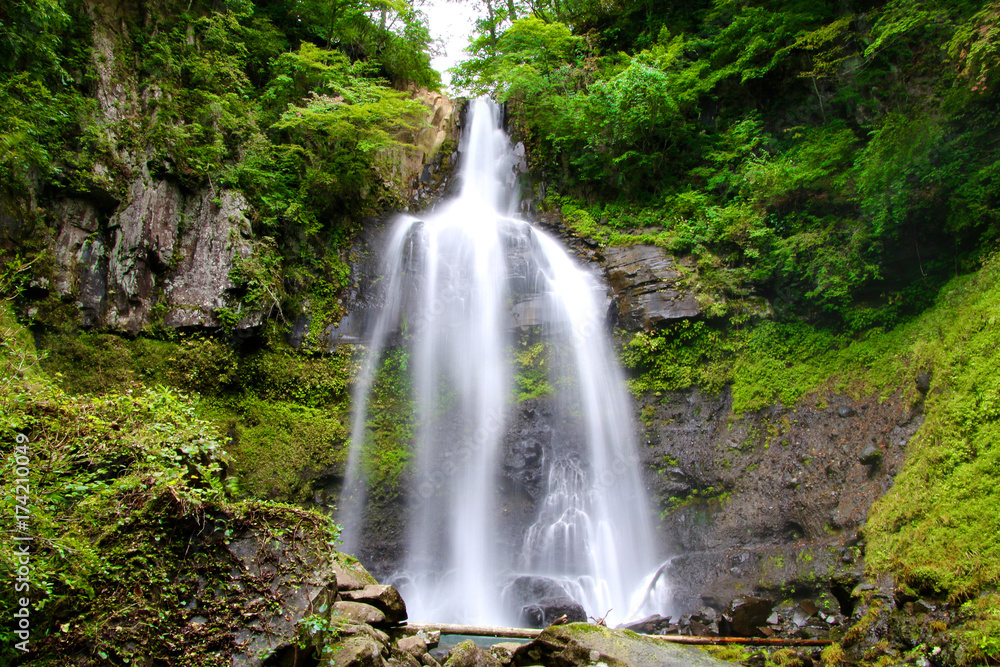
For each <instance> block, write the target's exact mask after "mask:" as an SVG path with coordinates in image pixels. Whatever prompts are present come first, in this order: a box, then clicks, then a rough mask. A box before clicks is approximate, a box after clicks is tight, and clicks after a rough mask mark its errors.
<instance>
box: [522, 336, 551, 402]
mask: <svg viewBox="0 0 1000 667" xmlns="http://www.w3.org/2000/svg"><path fill="white" fill-rule="evenodd" d="M549 354H550V352H549V349H548V344H547V343H545V342H541V341H540V342H535V343H534V344H531V343H529V342H528V340H527V339H522V340H521V341H520V342H519V343H518V344H517V345H516V346H515V348H514V355H513V359H514V392H515V395H516V398H517V401H518V402H521V401H526V400H528V399H530V398H543V397H545V396H550V395H551V394H552V391H553V389H552V384H551V382H550V381H549V373H550V368H549Z"/></svg>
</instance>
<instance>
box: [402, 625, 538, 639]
mask: <svg viewBox="0 0 1000 667" xmlns="http://www.w3.org/2000/svg"><path fill="white" fill-rule="evenodd" d="M406 627H408V628H413V629H415V630H423V631H425V632H435V631H437V632H440V633H441V634H443V635H475V636H477V637H504V638H508V639H534V638H535V637H537V636H538V635H540V634H542V631H541V630H538V629H536V628H504V627H500V626H494V625H456V624H453V623H407V624H406Z"/></svg>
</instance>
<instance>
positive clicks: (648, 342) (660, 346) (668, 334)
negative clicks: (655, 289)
mask: <svg viewBox="0 0 1000 667" xmlns="http://www.w3.org/2000/svg"><path fill="white" fill-rule="evenodd" d="M730 352H731V350H730V348H729V345H728V343H727V342H726V340H725V339H724V336H723V335H722V333H721V332H719V331H716V330H713V329H712V328H711V327H710V326H709V325H708V324H707V323H705V322H694V321H691V320H683V321H681V322H679V323H677V324H675V325H672V326H670V327H668V328H666V329H664V330H663V331H661V332H657V333H653V334H650V333H644V332H640V333H637V334H636V335H635V336H633V338H632V340H631V341H629V344H628V346H627V347H626V348H625V349H624V351H623V353H622V363H623V364H624V366H625V367H626V368H628V369H630V370H632V371H635V372H639V373H641V374H640V375H638V376H637V377H633V378H632V379H630V380H629V387H630V388H631V389H632V391H634V392H636V393H645V392H662V391H675V390H678V389H685V388H687V387H690V386H692V385H697V386H700V387H703V388H704V389H705V390H706V391H709V392H717V391H719V390H721V389H722V388H723V386H724V385H725V384H726V383H728V382H730V381H731V380H732V368H731V359H730Z"/></svg>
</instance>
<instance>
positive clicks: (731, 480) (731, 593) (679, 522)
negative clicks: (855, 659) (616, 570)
mask: <svg viewBox="0 0 1000 667" xmlns="http://www.w3.org/2000/svg"><path fill="white" fill-rule="evenodd" d="M641 403H642V405H643V406H645V407H644V410H645V411H644V412H643V418H644V420H645V423H646V424H648V426H646V428H645V430H644V432H643V433H642V437H641V440H640V442H641V443H642V444H641V445H640V447H641V449H642V457H643V460H644V462H645V463H646V465H647V480H648V483H649V486H650V489H651V495H652V496H653V497H654V500H655V502H656V504H657V509H658V510H660V511H661V512H662V514H663V518H662V520H661V521H660V524H659V533H660V535H661V536H662V538H663V549H664V551H665V552H666V553H674V554H677V555H676V556H675V557H674V558H673V559H672V560H671V561H670V564H669V565H668V567H667V570H666V573H667V575H668V578H669V580H670V581H671V582H672V586H673V592H674V598H675V602H676V605H677V609H676V611H677V612H679V613H694V612H695V611H697V610H698V609H699V608H701V607H702V606H704V605H705V604H708V605H710V606H711V607H714V608H715V609H717V610H719V611H724V610H726V608H727V607H728V605H729V604H730V603H731V602H732V601H733V599H734V598H735V597H737V596H738V595H742V596H753V597H760V598H765V599H767V600H771V601H774V602H777V601H781V600H785V599H787V598H789V597H791V598H792V599H793V601H795V602H798V601H800V600H802V599H805V598H809V599H811V600H814V601H815V603H816V604H817V605H818V610H819V613H820V614H823V615H824V617H825V616H827V615H829V616H831V617H832V616H834V615H836V614H842V615H843V616H850V614H851V611H852V610H851V608H850V607H851V605H852V602H851V596H850V591H851V590H852V589H853V588H854V586H855V585H856V584H857V582H858V581H859V580H860V577H861V575H862V573H863V569H864V561H863V547H864V544H863V542H862V540H861V538H860V537H859V534H858V530H859V528H860V526H861V525H863V523H864V521H865V518H866V516H867V513H868V509H869V508H870V507H871V505H872V504H873V503H874V502H875V500H877V499H878V498H880V497H881V496H882V495H884V493H885V492H886V491H887V490H888V489H889V487H890V486H891V484H892V480H893V477H894V476H895V474H896V472H897V471H898V470H899V469H900V467H901V465H902V462H903V458H904V453H905V445H906V443H907V442H908V441H909V439H910V438H911V437H912V436H913V434H914V433H915V432H916V430H917V429H918V428H919V426H920V424H921V423H922V420H923V417H922V415H921V414H920V406H919V405H918V406H917V407H916V408H914V409H912V410H911V409H910V408H909V407H908V406H905V405H901V404H898V403H897V402H895V401H894V400H887V401H885V402H882V403H880V402H878V400H876V399H874V398H873V399H870V400H862V401H855V400H852V399H849V398H847V397H839V396H828V397H826V398H825V399H824V400H823V402H821V403H820V404H818V405H812V406H808V405H800V406H796V408H794V409H787V408H784V407H782V406H780V405H776V406H773V407H772V408H770V409H767V410H764V411H761V412H759V413H756V414H749V415H745V416H744V417H742V418H740V419H732V417H731V414H730V403H731V402H730V398H729V396H728V395H727V394H725V393H724V394H722V395H720V396H706V395H703V394H700V393H698V392H697V391H693V392H678V393H673V394H669V395H667V396H663V397H654V396H648V397H645V398H644V399H643V400H642V401H641ZM845 408H848V409H846V410H845ZM641 409H642V408H641ZM788 616H789V621H791V619H792V616H793V612H792V611H791V610H789V612H788ZM817 617H819V615H818V614H817ZM756 620H757V619H755V621H754V622H756Z"/></svg>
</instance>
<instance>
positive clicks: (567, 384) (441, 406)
mask: <svg viewBox="0 0 1000 667" xmlns="http://www.w3.org/2000/svg"><path fill="white" fill-rule="evenodd" d="M460 150H461V153H462V161H461V165H460V167H461V168H460V172H459V177H460V179H461V181H460V183H461V189H460V192H459V194H458V195H457V196H456V197H453V198H452V199H450V200H448V201H445V202H442V203H441V204H440V205H439V206H438V208H437V209H436V210H435V211H434V212H433V213H430V214H427V215H425V216H422V217H420V218H417V217H413V216H408V215H404V216H400V217H399V219H398V220H397V221H396V223H395V225H394V226H393V227H392V229H391V231H390V233H389V235H388V236H387V247H386V252H385V255H384V262H383V269H382V276H383V280H385V281H386V290H385V291H386V295H387V298H386V301H385V303H384V305H383V306H382V308H381V311H380V313H379V315H378V319H377V323H376V324H375V327H374V330H373V331H372V333H371V339H370V343H369V349H368V356H367V360H366V362H365V363H364V365H363V368H362V370H361V372H360V375H359V377H358V379H357V382H356V385H355V402H354V405H355V414H354V417H353V419H354V421H353V426H352V434H351V449H350V453H349V456H348V462H347V473H346V482H345V488H344V492H343V494H342V497H341V500H340V515H339V519H340V521H341V523H342V525H343V534H342V539H343V540H344V544H345V550H348V551H349V550H352V549H354V548H356V547H357V546H358V543H359V540H360V534H361V526H360V523H361V519H360V517H361V514H362V509H363V507H364V504H365V502H366V491H365V488H366V482H365V470H364V466H363V465H362V461H363V458H364V456H363V454H364V451H363V450H364V446H365V442H366V438H365V435H366V433H365V429H366V420H367V414H368V401H369V394H370V392H371V391H372V388H373V384H374V382H375V377H376V374H377V372H378V366H379V363H380V360H381V359H382V358H383V354H384V352H385V350H386V347H387V345H388V344H389V342H390V339H392V340H393V341H394V344H397V345H399V344H401V345H404V346H406V349H407V350H408V353H409V355H410V357H409V360H410V361H409V365H408V368H409V371H410V372H411V374H412V381H413V390H414V403H415V410H416V416H417V418H416V427H415V432H414V451H413V458H412V466H413V468H412V476H411V479H412V483H411V485H410V488H409V489H408V490H407V505H408V511H409V515H408V518H407V531H408V534H407V540H406V543H407V552H406V558H405V563H404V564H403V567H402V570H401V571H400V572H399V573H398V575H397V576H396V577H394V578H393V582H392V583H395V584H396V585H397V587H398V588H399V589H400V592H401V593H402V594H403V597H404V598H405V600H406V602H407V607H408V609H409V613H410V617H411V618H412V619H413V620H420V621H438V622H461V623H476V624H487V623H488V624H501V623H505V624H516V623H517V622H518V620H519V619H518V617H517V612H518V610H517V606H518V605H519V604H520V602H518V599H517V596H514V595H513V593H512V590H513V588H516V582H518V581H521V582H524V581H525V577H529V578H531V579H530V580H531V581H534V582H539V581H540V582H543V584H542V588H544V589H545V591H546V594H552V591H556V592H557V593H561V594H564V595H565V596H566V597H571V598H573V599H575V600H576V602H578V603H580V604H582V605H583V607H584V608H585V610H586V612H587V614H588V615H593V616H601V615H603V614H604V613H605V612H606V611H607V610H608V609H612V608H613V609H615V610H616V613H615V614H614V615H613V616H614V618H615V619H617V620H618V621H622V620H625V618H626V617H630V616H636V615H638V614H641V613H649V612H653V611H663V610H664V601H663V598H664V585H665V582H664V581H662V579H663V578H662V577H654V576H653V574H652V573H653V572H655V570H656V565H657V561H656V554H655V553H654V547H653V534H652V527H651V519H650V516H649V514H650V512H649V504H648V500H647V498H646V494H645V491H644V488H643V483H642V478H641V474H640V464H639V460H638V456H637V452H636V443H635V442H634V436H633V431H634V428H633V424H632V420H631V415H630V408H629V402H628V399H627V397H626V395H625V389H624V380H623V378H622V376H621V372H620V370H619V369H618V367H617V365H616V364H615V360H614V356H613V353H612V350H611V346H610V343H609V341H608V338H607V334H606V325H605V312H606V310H607V303H606V297H605V295H604V289H603V288H602V286H601V285H600V283H599V281H597V280H596V279H595V278H594V277H593V276H592V275H591V274H590V273H588V272H587V271H585V270H583V269H581V268H580V267H578V266H576V265H575V264H574V262H573V260H571V258H570V257H569V256H568V255H567V254H566V252H565V251H564V250H563V248H562V247H561V246H560V245H559V244H558V243H557V242H556V241H555V240H554V239H552V238H551V237H549V236H548V235H547V234H545V233H544V232H542V231H541V230H539V229H537V228H535V227H533V226H531V225H530V224H528V223H527V222H525V221H523V220H520V219H517V218H516V217H515V211H516V208H517V204H518V202H517V198H516V195H515V187H514V186H515V185H516V180H515V178H514V168H513V167H514V165H515V164H516V162H517V157H516V156H515V154H514V152H513V150H512V148H511V145H510V140H509V139H508V137H507V136H506V134H505V133H504V132H503V131H502V129H501V123H500V113H499V109H498V108H497V107H496V105H494V104H492V103H491V102H489V101H487V100H482V99H480V100H476V101H474V102H473V103H472V105H471V108H470V110H469V121H468V123H467V127H466V129H465V131H464V132H463V137H462V144H461V147H460ZM525 332H528V334H530V335H531V336H533V338H532V340H535V341H539V342H540V343H541V344H543V345H544V349H545V350H546V354H547V364H548V376H549V379H548V381H549V383H550V384H551V386H552V389H553V393H554V396H552V397H550V398H546V399H544V404H545V406H546V408H545V409H546V410H547V417H546V418H547V419H548V422H547V423H548V424H551V425H552V426H551V428H550V429H549V427H548V426H546V428H547V429H549V430H550V431H551V434H550V435H551V437H550V439H549V440H548V441H547V442H545V443H543V445H539V446H538V447H537V450H538V451H535V450H532V451H533V454H532V456H533V457H534V458H533V459H532V460H533V461H535V462H536V463H537V465H538V466H539V470H544V471H545V475H546V480H545V483H544V484H541V483H540V484H539V489H541V492H540V493H539V495H540V496H541V497H539V498H537V499H536V501H535V504H534V506H533V511H534V517H533V519H531V520H530V521H529V522H528V523H529V524H530V525H527V526H522V527H521V528H520V529H512V528H511V523H510V521H508V520H507V519H506V518H505V516H504V513H505V512H507V511H509V510H508V508H505V507H503V502H502V495H503V494H502V489H501V488H500V485H499V479H500V474H499V470H500V467H501V466H502V465H503V464H504V457H505V435H506V434H507V432H508V428H509V426H510V419H511V414H512V412H513V411H514V410H516V409H517V406H516V405H515V399H514V390H513V382H514V371H513V364H512V362H511V357H512V352H513V350H514V349H515V346H516V345H517V344H518V339H517V335H518V334H519V335H521V336H522V338H523V337H524V336H525V335H528V334H526V333H525ZM650 582H653V584H655V585H651V584H650ZM512 596H513V597H512ZM512 599H513V602H512ZM523 601H524V599H523V598H522V599H521V602H523Z"/></svg>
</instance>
